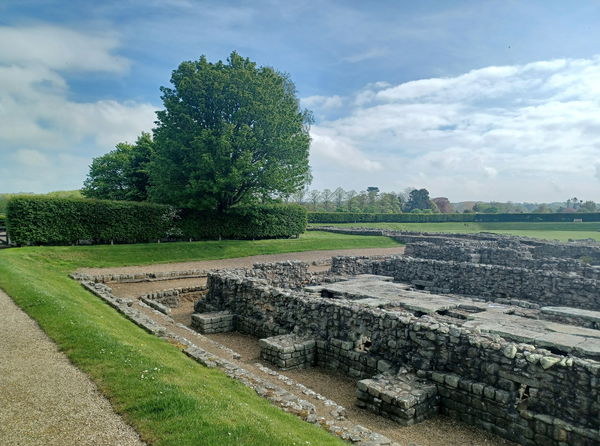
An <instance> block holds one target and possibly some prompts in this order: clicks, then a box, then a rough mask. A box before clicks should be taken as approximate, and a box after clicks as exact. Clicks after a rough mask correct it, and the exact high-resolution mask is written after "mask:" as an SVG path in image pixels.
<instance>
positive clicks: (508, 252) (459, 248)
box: [404, 239, 600, 280]
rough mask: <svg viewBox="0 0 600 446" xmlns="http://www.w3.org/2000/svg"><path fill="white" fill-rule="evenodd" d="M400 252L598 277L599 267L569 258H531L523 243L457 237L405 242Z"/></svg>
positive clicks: (428, 257) (409, 255)
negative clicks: (506, 243) (457, 238)
mask: <svg viewBox="0 0 600 446" xmlns="http://www.w3.org/2000/svg"><path fill="white" fill-rule="evenodd" d="M404 255H406V256H408V257H416V258H422V259H432V260H446V261H455V262H473V263H484V264H491V265H501V266H508V267H517V268H526V269H532V270H547V271H561V272H565V273H575V274H577V275H579V276H581V277H584V278H588V279H596V280H598V279H600V267H597V266H592V265H588V264H586V263H583V262H581V261H580V260H576V259H572V258H547V257H540V258H534V257H533V254H532V251H531V249H530V247H526V246H523V245H516V246H515V245H514V244H513V245H512V246H504V247H503V246H499V243H496V242H474V241H469V242H466V241H457V240H452V239H447V240H446V241H445V242H444V243H441V242H440V243H431V242H416V243H409V244H408V245H407V246H406V248H405V250H404Z"/></svg>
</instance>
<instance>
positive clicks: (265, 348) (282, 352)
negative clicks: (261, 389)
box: [259, 334, 317, 370]
mask: <svg viewBox="0 0 600 446" xmlns="http://www.w3.org/2000/svg"><path fill="white" fill-rule="evenodd" d="M259 345H260V358H261V359H263V360H265V361H267V362H270V363H271V364H274V365H276V366H277V367H279V368H280V369H282V370H291V369H297V368H306V367H311V366H313V365H314V363H315V358H316V349H317V348H316V346H317V344H316V342H315V340H314V339H310V338H305V337H301V336H297V335H295V334H285V335H279V336H272V337H270V338H264V339H260V340H259Z"/></svg>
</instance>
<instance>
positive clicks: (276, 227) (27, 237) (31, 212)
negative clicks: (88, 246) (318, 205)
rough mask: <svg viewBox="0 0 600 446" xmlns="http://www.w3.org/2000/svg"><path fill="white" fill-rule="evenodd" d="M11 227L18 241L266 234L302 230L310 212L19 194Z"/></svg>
mask: <svg viewBox="0 0 600 446" xmlns="http://www.w3.org/2000/svg"><path fill="white" fill-rule="evenodd" d="M7 227H8V233H9V234H10V238H11V241H12V242H13V243H15V244H17V245H62V244H77V243H80V242H82V241H86V242H91V243H110V242H115V243H136V242H147V241H156V240H160V239H184V240H187V239H190V238H191V239H195V240H203V239H219V238H224V239H263V238H278V237H292V236H298V235H299V234H301V233H303V232H304V230H305V229H306V211H305V210H304V209H303V208H302V207H300V206H297V205H264V206H254V207H252V208H234V209H230V210H229V211H228V212H226V213H216V212H208V211H205V212H202V211H194V210H181V211H177V210H175V209H174V208H172V207H170V206H165V205H159V204H153V203H137V202H126V201H109V200H85V199H59V198H47V197H39V196H19V197H14V198H12V199H11V200H10V201H9V204H8V218H7Z"/></svg>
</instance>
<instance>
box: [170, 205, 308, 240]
mask: <svg viewBox="0 0 600 446" xmlns="http://www.w3.org/2000/svg"><path fill="white" fill-rule="evenodd" d="M306 223H307V220H306V210H305V209H304V208H302V207H301V206H297V205H268V206H256V207H252V208H234V209H232V210H230V211H229V212H227V213H226V214H218V213H215V212H199V211H192V210H185V209H183V210H182V211H181V213H180V220H179V221H178V222H177V227H178V228H179V230H180V233H181V235H182V236H183V237H185V238H192V239H194V240H207V239H208V240H211V239H221V238H224V239H263V238H281V237H291V236H297V235H300V234H302V233H303V232H304V230H305V229H306Z"/></svg>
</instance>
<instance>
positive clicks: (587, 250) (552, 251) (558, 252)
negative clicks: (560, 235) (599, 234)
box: [532, 243, 600, 265]
mask: <svg viewBox="0 0 600 446" xmlns="http://www.w3.org/2000/svg"><path fill="white" fill-rule="evenodd" d="M532 254H533V256H534V257H535V258H543V257H557V258H562V259H581V258H584V259H586V260H588V261H589V262H590V263H591V264H592V265H600V244H598V243H594V244H590V245H586V244H582V243H547V244H543V245H540V246H536V247H535V248H534V249H532Z"/></svg>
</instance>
